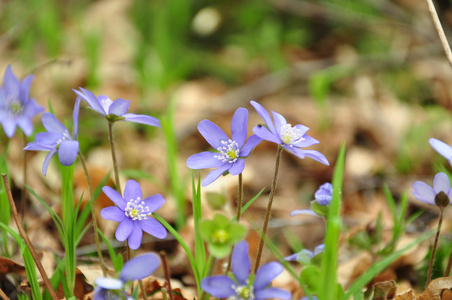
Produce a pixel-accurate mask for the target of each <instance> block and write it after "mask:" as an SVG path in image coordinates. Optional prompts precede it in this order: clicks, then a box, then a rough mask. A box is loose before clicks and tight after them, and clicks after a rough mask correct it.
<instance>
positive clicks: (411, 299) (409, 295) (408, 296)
mask: <svg viewBox="0 0 452 300" xmlns="http://www.w3.org/2000/svg"><path fill="white" fill-rule="evenodd" d="M395 300H416V296H415V295H414V293H413V291H412V290H411V289H410V290H407V291H405V292H403V293H401V294H399V295H397V296H396V297H395Z"/></svg>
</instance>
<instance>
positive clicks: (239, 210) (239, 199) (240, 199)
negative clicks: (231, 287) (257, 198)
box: [225, 173, 243, 274]
mask: <svg viewBox="0 0 452 300" xmlns="http://www.w3.org/2000/svg"><path fill="white" fill-rule="evenodd" d="M242 206H243V177H242V173H240V174H239V194H238V197H237V213H236V220H237V223H238V222H240V217H241V216H242ZM233 251H234V246H233V247H232V249H231V253H230V254H229V258H228V266H227V267H226V272H225V274H228V272H229V271H230V270H231V261H232V252H233Z"/></svg>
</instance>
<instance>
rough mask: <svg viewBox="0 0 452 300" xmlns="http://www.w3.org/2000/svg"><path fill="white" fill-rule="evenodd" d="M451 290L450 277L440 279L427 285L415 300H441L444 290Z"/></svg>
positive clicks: (451, 281) (451, 280) (451, 279)
mask: <svg viewBox="0 0 452 300" xmlns="http://www.w3.org/2000/svg"><path fill="white" fill-rule="evenodd" d="M451 288H452V277H440V278H437V279H435V280H433V281H432V282H430V284H429V285H428V287H427V289H426V290H425V291H424V292H423V293H422V295H419V297H418V298H417V300H441V299H443V298H442V294H443V292H444V291H445V290H449V289H451Z"/></svg>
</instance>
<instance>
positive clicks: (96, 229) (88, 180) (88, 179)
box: [78, 151, 107, 277]
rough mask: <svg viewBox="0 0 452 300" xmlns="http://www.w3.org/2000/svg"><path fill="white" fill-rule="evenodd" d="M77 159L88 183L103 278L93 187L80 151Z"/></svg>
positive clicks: (105, 274) (103, 264)
mask: <svg viewBox="0 0 452 300" xmlns="http://www.w3.org/2000/svg"><path fill="white" fill-rule="evenodd" d="M78 157H79V159H80V163H81V164H82V168H83V171H84V172H85V177H86V182H88V189H89V202H90V204H91V219H92V220H93V230H94V242H95V243H96V250H97V257H99V262H100V267H101V269H102V275H103V276H104V277H107V270H106V269H105V263H104V258H103V257H102V251H101V249H100V239H99V228H98V226H97V216H96V211H95V209H94V196H93V187H92V185H91V179H90V177H89V173H88V169H87V168H86V163H85V159H84V158H83V155H82V153H81V152H80V151H79V152H78Z"/></svg>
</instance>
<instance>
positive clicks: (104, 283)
mask: <svg viewBox="0 0 452 300" xmlns="http://www.w3.org/2000/svg"><path fill="white" fill-rule="evenodd" d="M95 282H96V285H97V286H99V287H101V288H103V289H106V290H119V289H120V288H122V286H123V285H124V282H123V281H121V280H119V279H116V278H108V277H98V278H97V279H96V281H95Z"/></svg>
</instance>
